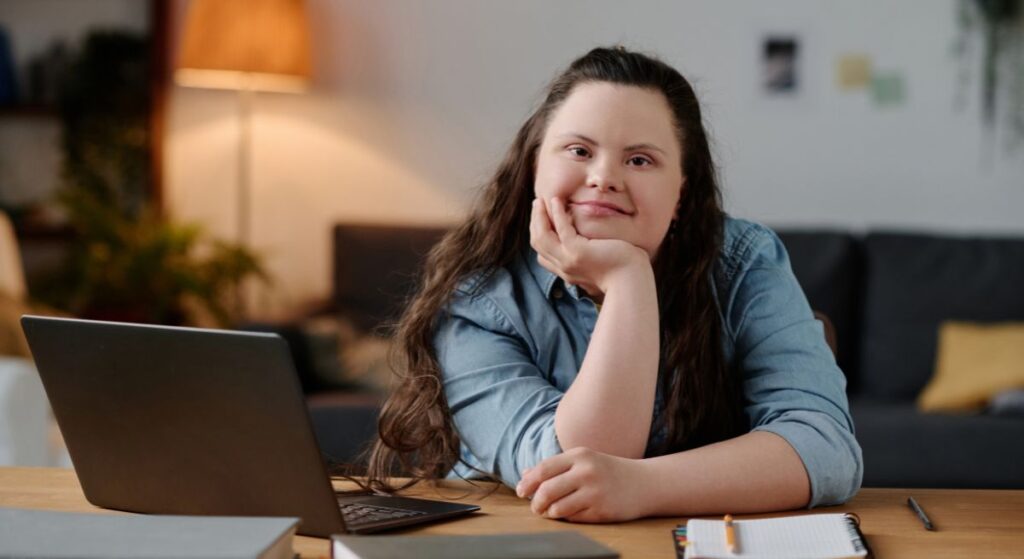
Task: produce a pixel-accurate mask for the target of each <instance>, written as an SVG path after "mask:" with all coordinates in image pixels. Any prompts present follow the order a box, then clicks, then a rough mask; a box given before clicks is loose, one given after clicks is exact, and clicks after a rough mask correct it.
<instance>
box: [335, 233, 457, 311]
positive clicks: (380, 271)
mask: <svg viewBox="0 0 1024 559" xmlns="http://www.w3.org/2000/svg"><path fill="white" fill-rule="evenodd" d="M447 230H448V229H447V228H444V227H408V226H393V225H387V226H383V225H382V226H377V225H347V224H338V225H335V227H334V292H333V301H332V302H333V305H334V310H335V311H337V312H341V313H344V314H345V316H346V317H348V318H350V319H351V320H353V321H355V323H356V324H357V325H358V326H360V327H361V328H363V329H365V330H373V329H377V328H379V327H381V326H385V325H386V324H387V323H389V322H391V321H394V320H396V319H397V318H398V317H399V316H400V314H401V312H402V310H403V306H404V304H405V302H406V299H407V297H408V296H409V295H411V294H412V292H413V290H414V289H415V287H416V285H417V282H418V281H419V277H420V271H421V268H422V265H423V262H424V260H425V259H426V256H427V253H428V252H429V251H430V249H431V248H432V247H433V246H434V244H436V243H437V241H439V240H440V239H441V236H442V235H444V233H445V232H447Z"/></svg>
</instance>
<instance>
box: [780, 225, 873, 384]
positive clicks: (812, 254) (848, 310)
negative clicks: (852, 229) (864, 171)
mask: <svg viewBox="0 0 1024 559" xmlns="http://www.w3.org/2000/svg"><path fill="white" fill-rule="evenodd" d="M776 233H777V234H778V235H779V239H781V240H782V244H783V245H785V247H786V251H787V252H788V253H789V261H790V266H791V267H792V268H793V274H794V275H796V278H797V281H798V282H800V287H802V288H803V290H804V293H805V294H806V295H807V300H808V302H809V303H810V305H811V308H812V309H814V310H816V311H819V312H822V313H825V315H826V316H828V318H829V319H831V320H832V324H833V325H834V326H835V333H836V343H837V346H838V347H837V351H836V361H837V362H838V363H839V367H840V368H841V369H842V370H843V372H844V373H845V374H846V379H847V390H849V391H851V392H855V391H856V390H857V389H858V384H859V378H858V375H857V372H858V371H859V370H860V364H859V360H860V321H861V307H860V304H861V300H860V294H861V287H862V285H861V283H862V282H861V279H862V274H863V268H864V264H863V255H862V253H861V244H860V242H859V241H858V240H857V239H856V238H855V237H853V236H852V235H850V234H849V233H843V232H838V231H828V230H820V231H810V230H786V229H778V230H776Z"/></svg>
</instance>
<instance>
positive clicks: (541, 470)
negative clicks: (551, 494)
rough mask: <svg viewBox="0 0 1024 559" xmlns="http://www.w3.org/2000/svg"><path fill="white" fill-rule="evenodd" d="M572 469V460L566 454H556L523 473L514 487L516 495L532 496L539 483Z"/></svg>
mask: <svg viewBox="0 0 1024 559" xmlns="http://www.w3.org/2000/svg"><path fill="white" fill-rule="evenodd" d="M571 467H572V458H571V457H569V456H567V455H566V454H564V453H563V454H556V455H555V456H552V457H551V458H548V459H547V460H545V461H543V462H541V463H540V464H537V465H536V466H534V467H532V468H530V469H528V470H526V471H525V472H523V477H522V479H520V480H519V484H518V485H516V495H518V496H520V497H529V496H530V495H533V494H534V493H535V492H536V491H537V488H538V487H539V486H540V484H541V483H543V482H544V481H546V480H547V479H549V478H552V477H555V476H557V475H559V474H561V473H563V472H565V471H566V470H568V469H569V468H571Z"/></svg>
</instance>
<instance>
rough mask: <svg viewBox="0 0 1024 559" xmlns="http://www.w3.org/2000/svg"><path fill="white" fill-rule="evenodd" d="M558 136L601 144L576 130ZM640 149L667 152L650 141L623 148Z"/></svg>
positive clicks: (623, 149) (625, 149)
mask: <svg viewBox="0 0 1024 559" xmlns="http://www.w3.org/2000/svg"><path fill="white" fill-rule="evenodd" d="M558 137H559V138H577V139H579V140H583V141H584V142H587V143H588V144H591V145H594V146H597V145H599V144H598V143H597V141H595V140H593V139H591V138H588V137H586V136H584V135H583V134H577V133H575V132H570V133H567V134H559V136H558ZM638 149H647V150H651V151H657V152H661V153H662V154H664V153H665V150H663V149H661V148H659V147H658V146H656V145H654V144H648V143H642V144H632V145H628V146H626V147H624V148H622V151H635V150H638Z"/></svg>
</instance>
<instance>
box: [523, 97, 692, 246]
mask: <svg viewBox="0 0 1024 559" xmlns="http://www.w3.org/2000/svg"><path fill="white" fill-rule="evenodd" d="M672 118H673V117H672V111H671V110H670V109H669V106H668V101H666V100H665V97H664V96H663V95H662V94H661V93H660V92H657V91H654V90H649V89H642V88H639V87H634V86H624V85H616V84H611V83H607V82H591V83H583V84H580V85H578V86H576V87H575V88H574V89H573V91H572V93H570V94H569V97H568V98H567V99H566V100H565V101H564V102H563V103H562V106H561V107H559V108H558V110H556V111H555V113H554V114H553V115H552V117H551V121H550V123H549V124H548V128H547V130H546V131H545V133H544V139H543V140H542V142H541V145H540V148H539V150H538V153H537V162H536V172H535V177H536V179H535V182H534V194H535V195H536V196H537V197H538V198H544V199H545V200H550V199H551V198H553V197H556V196H557V197H558V198H561V199H562V200H563V202H564V203H565V205H566V208H567V209H568V211H569V215H570V216H572V219H573V223H574V224H575V226H576V230H577V231H578V232H579V234H580V235H582V236H584V237H587V238H590V239H621V240H624V241H628V242H630V243H632V244H634V245H636V246H638V247H640V248H643V249H644V250H646V251H647V253H648V254H649V255H650V256H651V258H652V259H653V258H654V255H655V254H657V251H658V247H659V246H661V241H662V239H664V238H665V234H666V232H667V231H668V227H669V224H670V223H671V222H672V219H673V218H674V217H675V214H676V210H677V208H678V205H679V197H680V196H681V193H682V187H683V183H684V181H685V178H684V177H683V172H682V169H681V168H680V165H681V163H680V162H681V161H682V157H681V153H680V152H681V150H682V148H681V146H680V145H679V140H678V138H677V137H676V133H675V130H674V128H673V125H672Z"/></svg>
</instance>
